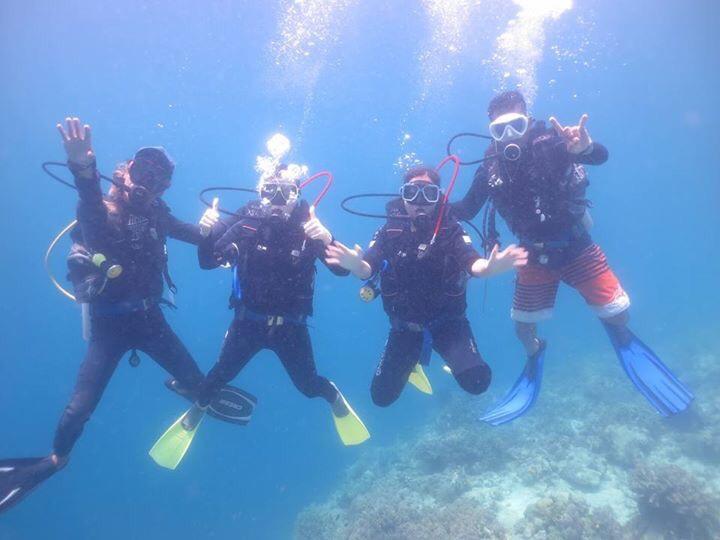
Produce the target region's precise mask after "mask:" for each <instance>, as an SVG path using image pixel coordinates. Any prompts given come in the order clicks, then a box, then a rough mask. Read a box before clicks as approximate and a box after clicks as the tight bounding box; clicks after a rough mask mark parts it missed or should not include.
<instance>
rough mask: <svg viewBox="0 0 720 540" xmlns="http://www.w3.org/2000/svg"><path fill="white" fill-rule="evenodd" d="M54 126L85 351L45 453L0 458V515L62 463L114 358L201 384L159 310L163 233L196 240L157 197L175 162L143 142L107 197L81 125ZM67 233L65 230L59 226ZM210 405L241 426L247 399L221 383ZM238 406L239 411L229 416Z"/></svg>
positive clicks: (189, 385) (179, 383)
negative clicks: (84, 318)
mask: <svg viewBox="0 0 720 540" xmlns="http://www.w3.org/2000/svg"><path fill="white" fill-rule="evenodd" d="M58 130H59V131H60V135H61V137H62V140H63V144H64V146H65V151H66V153H67V159H68V161H67V166H68V168H69V169H70V171H71V172H72V173H73V176H74V186H73V184H70V183H69V182H68V183H67V184H68V185H69V186H70V187H74V188H75V189H77V192H78V195H79V202H78V206H77V225H76V226H75V227H74V228H72V231H71V235H72V239H73V241H74V243H73V246H72V248H71V253H70V256H69V257H68V267H69V270H70V275H69V277H70V280H71V282H72V283H73V286H74V292H75V294H74V295H73V294H71V293H67V295H69V296H70V297H71V298H73V299H74V300H76V301H77V302H79V303H82V304H84V305H86V306H87V307H88V310H87V311H88V313H87V315H88V316H89V321H88V327H89V331H90V335H89V336H88V348H87V353H86V355H85V359H84V360H83V362H82V364H81V366H80V369H79V372H78V375H77V383H76V385H75V389H74V391H73V394H72V397H71V398H70V401H69V403H68V405H67V407H66V408H65V411H64V413H63V415H62V418H61V419H60V422H59V424H58V427H57V430H56V432H55V440H54V443H53V451H52V453H51V454H50V455H49V456H46V457H40V458H21V459H4V460H0V513H1V512H4V511H5V510H8V509H9V508H11V507H12V506H14V505H16V504H18V503H19V502H20V501H22V499H23V498H24V497H26V496H27V495H28V494H29V493H30V492H31V491H32V490H33V488H35V487H36V486H37V485H39V484H40V483H41V482H43V481H44V480H46V479H48V478H49V477H50V476H52V475H53V474H54V473H55V472H57V471H58V470H60V469H61V468H63V467H64V466H65V465H66V463H67V462H68V459H69V455H70V452H71V450H72V448H73V446H74V445H75V443H76V441H77V440H78V438H79V437H80V435H81V433H82V431H83V428H84V426H85V423H86V422H87V421H88V420H89V419H90V417H91V415H92V413H93V411H94V410H95V408H96V407H97V405H98V403H99V402H100V399H101V398H102V395H103V392H104V390H105V388H106V386H107V384H108V383H109V382H110V379H111V377H112V375H113V373H114V371H115V369H116V367H117V366H118V363H119V362H120V359H121V358H122V357H123V356H124V355H125V354H126V353H127V352H129V351H132V354H131V362H137V360H138V359H139V357H138V356H137V353H136V352H135V351H136V350H140V351H143V352H145V353H146V354H148V355H149V356H150V357H152V358H153V359H154V360H155V361H156V362H157V363H158V364H159V365H160V366H162V367H163V368H164V369H166V370H167V371H168V372H170V373H171V374H172V376H173V377H174V379H173V380H174V381H175V382H174V383H173V384H172V386H174V387H173V388H172V389H173V390H174V391H176V392H178V393H181V394H184V395H186V396H187V397H189V398H190V399H194V398H195V395H196V392H198V391H199V389H200V388H201V385H202V382H203V380H204V376H203V374H202V373H201V372H200V370H199V369H198V366H197V365H196V363H195V361H194V360H193V358H192V357H191V356H190V354H189V352H188V351H187V349H186V348H185V346H184V345H183V344H182V342H181V341H180V339H179V338H178V337H177V335H176V334H175V332H173V330H172V328H171V327H170V326H169V325H168V323H167V321H166V320H165V317H164V315H163V313H162V310H161V309H160V307H161V305H163V304H166V303H167V301H166V300H164V299H163V289H164V287H165V285H166V284H167V285H168V287H170V288H174V286H172V282H171V281H170V279H169V274H168V272H167V253H166V250H165V242H166V238H167V237H171V238H175V239H177V240H180V241H182V242H186V243H189V244H193V245H199V244H200V243H201V242H202V241H203V237H202V235H201V234H200V228H199V227H198V226H197V225H195V224H190V223H184V222H182V221H180V220H178V219H177V218H176V217H174V216H173V215H172V213H171V212H170V209H169V208H168V207H167V205H166V204H165V203H164V202H163V201H162V198H161V197H162V195H163V193H164V192H165V190H167V189H168V188H169V187H170V185H171V178H172V174H173V171H174V164H173V162H172V160H171V159H170V158H169V156H168V155H167V153H166V152H165V151H164V150H163V149H162V148H157V147H145V148H141V149H140V150H138V151H137V152H136V153H135V156H134V157H133V158H132V159H130V160H128V161H126V162H124V163H122V164H120V165H119V166H118V168H117V169H116V171H115V173H114V175H113V178H112V179H110V181H111V182H112V185H111V187H110V191H109V193H108V194H107V195H106V196H105V195H104V194H103V191H102V189H101V186H100V174H99V173H98V171H97V167H96V164H95V154H94V152H93V148H92V141H91V131H90V126H87V125H84V126H83V125H82V124H81V123H80V121H79V120H78V119H77V118H68V119H67V120H66V126H65V127H63V126H62V125H58ZM66 231H70V227H67V228H66ZM218 397H219V398H220V399H217V400H213V402H212V404H211V409H212V411H213V413H214V414H215V416H216V417H218V418H221V419H223V420H226V421H228V422H233V423H241V422H240V421H239V419H240V417H242V419H243V420H244V421H245V423H246V421H247V419H249V417H250V415H251V414H252V408H253V407H254V404H255V399H254V398H253V397H252V396H250V395H249V394H247V393H244V392H242V391H241V390H239V389H232V388H229V387H228V388H224V389H223V390H222V391H221V392H220V393H219V394H218ZM238 411H240V413H241V414H240V413H239V412H238Z"/></svg>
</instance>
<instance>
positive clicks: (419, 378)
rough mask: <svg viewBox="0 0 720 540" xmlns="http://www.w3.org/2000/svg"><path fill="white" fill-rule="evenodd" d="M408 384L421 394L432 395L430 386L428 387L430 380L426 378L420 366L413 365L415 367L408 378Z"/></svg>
mask: <svg viewBox="0 0 720 540" xmlns="http://www.w3.org/2000/svg"><path fill="white" fill-rule="evenodd" d="M408 382H409V383H410V384H412V385H413V386H414V387H415V388H417V389H418V390H420V391H421V392H422V393H423V394H430V395H432V393H433V390H432V386H431V385H430V379H428V378H427V375H425V372H424V371H423V368H422V366H421V365H420V364H415V367H414V368H413V370H412V371H411V372H410V376H409V377H408Z"/></svg>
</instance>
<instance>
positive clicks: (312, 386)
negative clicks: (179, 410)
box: [198, 201, 348, 406]
mask: <svg viewBox="0 0 720 540" xmlns="http://www.w3.org/2000/svg"><path fill="white" fill-rule="evenodd" d="M308 208H309V207H308V205H307V203H306V202H305V201H301V202H300V203H299V204H298V205H297V206H296V207H295V209H294V210H293V212H292V214H291V216H290V217H289V219H288V220H287V221H285V220H282V219H280V218H267V217H265V215H264V212H263V209H262V206H261V204H260V202H259V201H254V202H251V203H250V204H248V205H247V206H246V207H244V208H242V209H241V210H239V211H238V215H237V216H236V217H233V218H231V219H228V220H225V221H223V222H219V223H218V224H217V225H215V227H214V228H213V230H212V232H211V235H210V238H211V240H212V241H211V242H210V243H209V244H203V245H201V246H200V249H199V250H198V256H199V260H200V266H201V267H202V268H205V269H212V268H216V267H217V266H219V265H221V264H225V263H229V264H231V265H232V266H233V272H234V286H233V292H232V294H231V297H230V306H231V308H232V309H234V310H235V317H234V318H233V321H232V323H231V325H230V328H229V329H228V331H227V334H226V337H225V341H224V342H223V346H222V350H221V352H220V358H219V360H218V362H217V363H216V364H215V366H214V367H213V368H212V369H211V370H210V372H209V373H208V376H207V379H206V382H205V385H204V387H203V391H202V392H201V397H200V399H199V400H198V401H199V403H200V405H203V406H204V405H207V404H208V403H209V402H210V401H211V400H212V398H213V396H214V395H215V394H216V393H217V392H218V391H219V390H220V388H222V387H223V386H224V385H225V384H227V383H229V382H230V381H231V380H232V379H234V378H235V377H236V376H237V375H238V373H240V371H241V370H242V369H243V368H244V367H245V366H246V365H247V363H248V362H249V361H250V360H251V359H252V358H253V356H255V355H256V354H257V353H258V352H259V351H261V350H263V349H269V350H271V351H273V352H274V353H275V354H277V356H278V358H279V359H280V361H281V362H282V364H283V366H284V367H285V370H286V371H287V373H288V375H289V376H290V378H291V380H292V382H293V384H294V385H295V387H296V388H297V389H298V390H299V391H300V392H302V393H303V394H304V395H306V396H307V397H318V396H322V397H323V398H325V399H326V400H327V401H328V402H330V403H333V402H334V401H335V398H336V397H337V392H336V390H335V388H334V387H333V386H332V385H331V384H330V382H329V381H328V380H327V379H326V378H325V377H322V376H320V375H318V373H317V370H316V367H315V360H314V357H313V349H312V343H311V340H310V334H309V333H308V328H307V318H308V317H310V316H311V315H312V304H313V295H314V286H315V273H316V268H315V261H316V260H317V259H319V260H320V261H321V262H323V263H324V264H325V265H326V266H327V267H328V269H329V270H330V271H331V272H332V273H333V274H335V275H341V276H342V275H347V274H348V272H347V271H345V270H343V269H342V268H339V267H335V266H331V265H328V264H327V263H326V262H325V248H324V245H323V243H322V242H320V241H318V240H314V241H313V240H309V239H308V238H307V237H306V236H305V232H304V230H303V227H302V225H303V223H304V222H306V221H307V220H308V219H309V214H308Z"/></svg>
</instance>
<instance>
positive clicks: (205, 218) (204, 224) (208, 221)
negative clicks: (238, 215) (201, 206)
mask: <svg viewBox="0 0 720 540" xmlns="http://www.w3.org/2000/svg"><path fill="white" fill-rule="evenodd" d="M219 203H220V199H219V198H218V197H215V198H214V199H213V202H212V207H211V208H208V209H207V210H205V213H204V214H203V215H202V217H201V218H200V234H201V235H202V236H203V237H204V238H207V237H208V236H210V232H211V231H212V228H213V227H214V226H215V224H216V223H217V222H218V221H219V220H220V212H218V204H219Z"/></svg>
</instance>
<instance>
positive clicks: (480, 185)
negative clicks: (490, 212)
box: [450, 165, 489, 221]
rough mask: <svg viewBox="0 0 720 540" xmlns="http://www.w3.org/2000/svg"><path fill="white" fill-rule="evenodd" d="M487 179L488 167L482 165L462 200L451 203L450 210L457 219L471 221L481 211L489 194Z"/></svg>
mask: <svg viewBox="0 0 720 540" xmlns="http://www.w3.org/2000/svg"><path fill="white" fill-rule="evenodd" d="M487 179H488V171H487V168H486V167H485V165H480V167H478V170H477V171H475V177H474V178H473V183H472V185H471V186H470V189H469V190H468V192H467V193H466V194H465V196H464V197H463V198H462V199H461V200H460V201H457V202H454V203H450V210H451V211H452V213H453V214H454V215H455V216H456V217H457V219H462V220H468V221H469V220H471V219H472V218H474V217H475V216H476V215H477V214H478V212H480V209H481V208H482V207H483V206H484V205H485V203H486V202H487V200H488V196H489V193H488V183H487Z"/></svg>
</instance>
